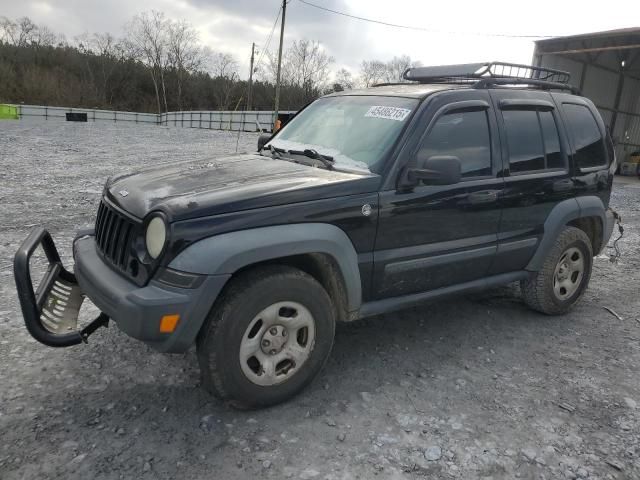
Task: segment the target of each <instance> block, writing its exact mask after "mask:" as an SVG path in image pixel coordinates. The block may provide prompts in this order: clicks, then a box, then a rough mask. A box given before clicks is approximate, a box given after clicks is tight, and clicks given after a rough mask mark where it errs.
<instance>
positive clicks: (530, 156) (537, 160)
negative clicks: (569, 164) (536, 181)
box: [502, 109, 565, 173]
mask: <svg viewBox="0 0 640 480" xmlns="http://www.w3.org/2000/svg"><path fill="white" fill-rule="evenodd" d="M502 118H503V119H504V125H505V129H506V134H507V146H508V148H509V170H510V171H511V173H521V172H535V171H540V170H552V169H558V168H564V166H565V165H564V163H565V162H564V157H563V155H562V150H561V148H560V137H559V135H558V127H557V125H556V121H555V118H554V116H553V113H552V112H551V111H549V110H544V111H537V110H535V109H529V110H511V109H508V110H503V111H502Z"/></svg>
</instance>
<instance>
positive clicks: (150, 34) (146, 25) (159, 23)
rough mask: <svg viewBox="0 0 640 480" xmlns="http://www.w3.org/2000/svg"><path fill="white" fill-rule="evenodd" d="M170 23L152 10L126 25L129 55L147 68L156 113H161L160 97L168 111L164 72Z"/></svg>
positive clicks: (166, 62)
mask: <svg viewBox="0 0 640 480" xmlns="http://www.w3.org/2000/svg"><path fill="white" fill-rule="evenodd" d="M169 31H170V22H169V21H168V20H167V19H166V18H165V16H164V13H162V12H158V11H155V10H152V11H151V12H145V13H141V14H139V15H136V16H135V17H133V20H132V21H131V22H130V23H129V24H128V25H127V43H128V46H129V50H130V52H131V54H132V55H133V56H134V57H136V58H138V59H140V61H142V62H143V63H145V64H146V65H147V67H148V68H149V72H150V74H151V80H152V81H153V87H154V89H155V93H156V101H157V104H158V113H162V107H161V104H160V95H161V94H162V101H163V104H164V111H165V112H166V111H168V106H167V91H166V85H165V71H166V69H167V65H168V63H169V55H168V44H169Z"/></svg>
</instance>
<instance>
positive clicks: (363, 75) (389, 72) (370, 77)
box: [360, 55, 420, 87]
mask: <svg viewBox="0 0 640 480" xmlns="http://www.w3.org/2000/svg"><path fill="white" fill-rule="evenodd" d="M418 66H420V62H417V61H414V60H411V57H409V56H408V55H402V56H400V57H393V58H392V59H391V60H389V61H388V62H383V61H381V60H369V61H367V60H365V61H363V62H362V63H361V64H360V82H361V83H362V85H363V86H364V87H370V86H371V85H375V84H376V83H383V82H388V83H397V82H406V80H405V79H404V78H402V75H403V73H404V72H405V70H406V69H407V68H411V67H418Z"/></svg>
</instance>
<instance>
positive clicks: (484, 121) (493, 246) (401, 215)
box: [372, 90, 504, 299]
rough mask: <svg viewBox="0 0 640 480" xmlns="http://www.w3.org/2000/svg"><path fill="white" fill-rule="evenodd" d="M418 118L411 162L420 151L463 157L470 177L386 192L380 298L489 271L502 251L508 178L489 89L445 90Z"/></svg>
mask: <svg viewBox="0 0 640 480" xmlns="http://www.w3.org/2000/svg"><path fill="white" fill-rule="evenodd" d="M417 121H421V122H422V125H420V126H419V129H418V132H417V133H416V135H417V136H418V139H419V140H418V141H417V142H414V145H416V146H415V147H414V148H412V149H411V151H409V152H406V155H407V160H408V163H409V165H411V162H412V161H413V159H415V158H416V157H417V156H418V154H419V153H420V154H421V155H422V156H427V157H429V156H437V155H446V156H455V157H458V158H459V159H460V163H461V169H462V179H461V181H460V182H459V183H456V184H454V185H428V184H423V183H418V184H415V185H413V186H411V187H408V188H407V187H405V188H393V189H390V190H386V191H382V192H380V215H379V223H378V233H377V237H376V246H375V251H374V273H373V292H372V293H373V295H372V296H373V297H374V298H375V299H382V298H389V297H395V296H402V295H410V294H414V293H420V292H425V291H429V290H434V289H437V288H441V287H446V286H449V285H455V284H459V283H464V282H468V281H471V280H475V279H478V278H481V277H483V276H485V275H486V274H487V272H488V271H489V267H490V266H491V262H492V261H493V259H494V257H495V254H496V250H497V233H498V227H499V222H500V214H501V210H500V207H499V199H500V196H501V192H502V190H503V188H504V181H503V179H502V178H501V177H499V176H498V175H499V174H500V172H501V170H502V159H501V156H500V148H499V141H498V133H497V125H496V118H495V114H494V111H493V109H492V106H491V101H490V98H489V95H488V93H487V92H486V91H478V90H461V91H457V92H444V93H441V94H438V95H437V96H436V97H434V98H433V99H432V100H431V102H430V104H429V106H428V107H427V109H426V111H425V113H424V114H423V115H422V117H421V119H418V120H417ZM409 144H411V141H409ZM400 161H402V159H400ZM399 171H402V168H400V169H399ZM400 175H401V174H400Z"/></svg>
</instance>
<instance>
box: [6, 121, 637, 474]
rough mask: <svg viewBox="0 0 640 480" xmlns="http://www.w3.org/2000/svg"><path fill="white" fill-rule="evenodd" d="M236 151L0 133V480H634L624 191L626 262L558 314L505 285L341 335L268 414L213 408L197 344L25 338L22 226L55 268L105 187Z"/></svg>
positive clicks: (607, 267) (633, 195)
mask: <svg viewBox="0 0 640 480" xmlns="http://www.w3.org/2000/svg"><path fill="white" fill-rule="evenodd" d="M256 139H257V137H256V135H253V134H245V135H243V138H242V139H241V141H240V150H241V151H243V150H251V149H253V148H254V145H255V142H256ZM235 146H236V134H231V133H225V132H212V131H205V130H190V129H172V128H166V127H154V126H133V125H124V126H123V125H121V124H114V125H112V124H99V123H98V124H91V123H89V124H83V125H76V124H65V123H53V122H49V123H44V122H39V123H38V122H31V123H19V122H4V123H0V219H1V225H2V226H1V230H0V440H1V441H0V479H2V480H11V479H29V480H31V479H38V478H64V479H76V478H77V479H83V480H84V479H89V478H96V479H120V478H149V479H152V478H158V479H170V478H180V479H204V478H211V479H213V478H216V479H227V478H229V479H233V478H238V479H245V478H302V479H311V478H317V479H356V478H360V479H369V478H374V477H375V478H392V479H396V478H398V479H413V478H445V479H448V478H459V479H472V478H485V479H488V478H493V479H499V478H500V479H501V478H505V479H507V478H508V479H511V478H523V479H529V478H531V479H556V478H560V479H563V478H592V479H597V478H600V479H613V478H616V479H638V478H640V373H639V371H640V288H639V287H640V270H639V268H638V267H639V266H640V260H639V259H638V253H639V252H640V236H639V234H638V231H639V228H638V227H640V188H639V187H640V185H639V184H638V182H637V181H631V182H626V183H624V184H622V183H619V184H617V185H616V189H615V192H614V195H613V200H612V203H613V206H614V207H615V208H616V209H618V211H619V212H620V213H621V214H622V216H623V218H624V220H625V223H626V226H627V233H626V235H625V238H624V240H623V241H622V242H621V248H622V250H623V254H624V255H623V257H622V259H621V261H620V262H619V263H618V264H612V263H610V262H609V261H608V260H607V258H605V257H599V258H597V259H596V261H595V269H594V275H593V277H592V280H591V286H590V288H589V290H588V291H587V293H586V295H585V298H584V299H583V301H582V302H581V303H580V304H579V305H578V306H577V307H576V309H575V310H574V311H573V312H572V313H570V314H569V315H566V316H564V317H555V318H552V317H545V316H542V315H539V314H536V313H533V312H531V311H529V310H528V309H527V308H525V307H524V305H523V304H522V302H521V301H520V298H519V293H518V290H517V288H516V287H515V286H514V287H506V288H502V289H498V290H494V291H491V292H488V293H487V294H484V295H481V296H474V297H462V298H457V299H454V300H450V301H446V302H440V303H436V304H431V305H428V306H424V307H422V308H415V309H412V310H407V311H403V312H400V313H397V314H391V315H385V316H380V317H376V318H372V319H369V320H366V321H358V322H355V323H353V324H348V325H339V328H338V331H337V338H336V343H335V347H334V350H333V353H332V355H331V358H330V360H329V362H328V364H327V366H326V368H325V369H324V371H323V373H322V374H321V376H320V378H319V379H318V380H317V381H316V382H314V383H313V384H312V385H311V387H310V388H308V389H307V390H306V391H305V392H304V393H303V394H301V395H300V396H298V397H297V398H295V399H294V400H292V401H290V402H289V403H287V404H284V405H280V406H277V407H274V408H271V409H267V410H262V411H256V412H238V411H235V410H231V409H229V408H227V407H225V406H223V405H221V404H219V403H218V402H217V401H216V400H215V399H213V398H212V397H210V396H209V395H208V394H207V393H206V392H204V391H203V390H202V389H201V388H200V387H199V385H198V383H199V378H198V370H197V362H196V359H195V354H194V352H193V351H190V352H188V353H187V354H185V355H163V354H159V353H156V352H154V351H152V350H150V349H149V348H147V347H145V346H144V345H143V344H141V343H138V342H136V341H135V340H132V339H130V338H128V337H126V336H125V335H124V334H123V333H121V332H119V331H118V329H117V328H116V327H114V328H109V329H108V330H102V331H100V332H98V333H96V334H95V335H94V336H93V337H91V340H90V344H89V345H83V346H78V347H74V348H70V349H63V350H55V349H50V348H47V347H45V346H43V345H40V344H38V343H36V342H35V341H34V340H32V339H31V338H30V337H29V336H28V334H27V332H26V330H25V329H24V325H23V323H22V317H21V314H20V311H19V306H18V302H17V298H16V294H15V288H14V284H13V278H12V257H13V253H14V251H15V250H16V248H17V247H18V245H19V243H20V242H21V241H22V239H23V238H24V237H25V236H26V235H27V233H28V231H29V229H30V228H31V226H33V225H38V224H45V225H46V226H47V227H48V228H49V229H50V231H51V232H52V234H53V235H54V238H55V239H56V241H57V244H58V246H59V248H60V249H61V250H62V254H63V256H64V257H65V258H66V259H67V260H69V255H70V249H69V247H70V242H71V239H72V237H73V234H74V232H75V230H77V229H78V228H80V227H81V226H83V225H86V224H90V223H92V222H93V216H94V214H95V211H96V208H97V204H98V199H99V196H100V193H101V190H102V185H103V183H104V181H105V179H106V177H107V176H109V175H111V174H114V173H117V172H120V171H122V170H123V169H124V168H130V167H135V166H138V165H147V164H154V163H158V162H164V161H167V160H180V159H191V158H194V157H195V158H197V157H206V156H210V155H214V154H220V153H225V152H233V151H234V150H235ZM605 306H606V307H610V308H612V309H613V310H615V312H617V313H618V314H619V315H620V317H621V318H622V320H619V319H618V318H616V317H615V316H613V315H612V314H610V313H609V312H607V311H606V310H605V309H604V308H603V307H605ZM94 313H95V310H92V309H91V308H90V307H88V308H87V310H86V311H85V312H84V314H83V317H84V318H85V319H86V318H89V316H90V315H91V314H94Z"/></svg>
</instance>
